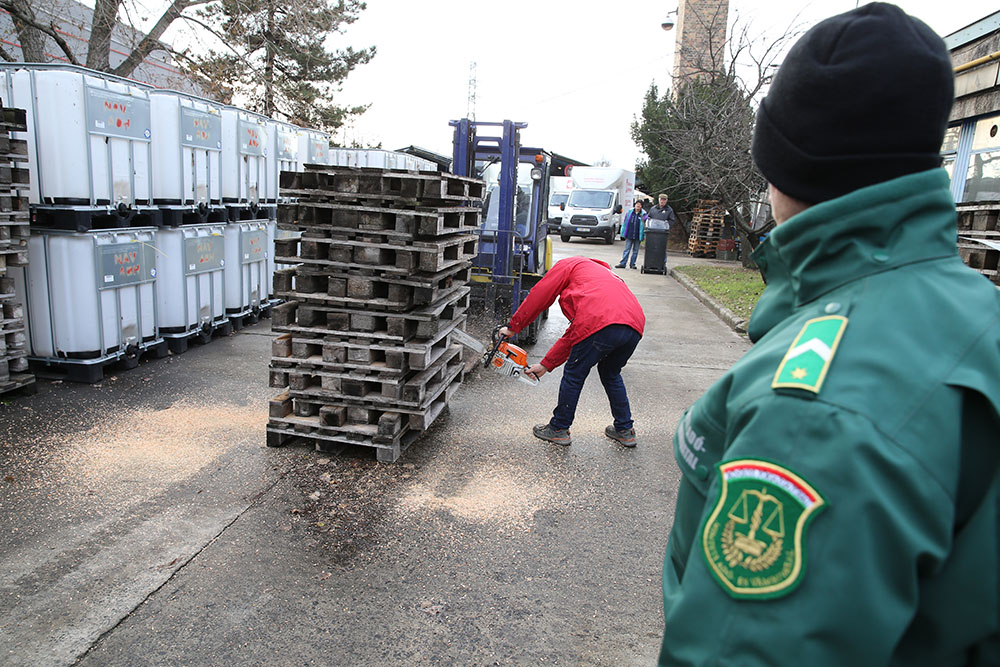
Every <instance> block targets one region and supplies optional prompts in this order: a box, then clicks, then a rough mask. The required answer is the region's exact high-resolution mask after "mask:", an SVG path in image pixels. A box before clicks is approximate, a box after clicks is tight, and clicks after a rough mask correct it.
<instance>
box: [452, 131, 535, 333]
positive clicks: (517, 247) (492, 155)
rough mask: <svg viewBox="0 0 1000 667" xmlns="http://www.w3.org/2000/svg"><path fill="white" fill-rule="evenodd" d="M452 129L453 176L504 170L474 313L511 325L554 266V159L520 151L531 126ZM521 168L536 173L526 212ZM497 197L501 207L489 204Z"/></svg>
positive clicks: (486, 229) (485, 224)
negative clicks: (550, 221) (550, 226)
mask: <svg viewBox="0 0 1000 667" xmlns="http://www.w3.org/2000/svg"><path fill="white" fill-rule="evenodd" d="M449 124H450V125H451V126H452V127H454V128H455V134H454V144H453V156H452V157H453V161H452V171H453V172H454V173H455V174H456V175H459V176H468V177H472V178H483V177H484V176H485V172H486V171H487V169H488V168H489V167H490V166H492V165H494V164H495V165H497V166H498V168H499V176H498V181H499V182H498V183H487V184H486V185H487V192H488V193H490V194H488V197H487V202H486V204H488V206H486V207H484V210H483V221H482V224H481V225H480V238H479V250H478V255H477V256H476V258H475V260H474V261H473V269H472V270H473V275H472V287H473V292H472V307H473V310H476V309H478V308H480V307H481V308H482V310H483V311H484V313H486V314H487V315H488V316H491V319H492V321H493V322H495V323H506V322H507V320H508V319H509V318H510V316H511V314H512V313H513V312H514V311H515V310H517V308H518V306H520V305H521V302H522V301H523V300H524V298H525V297H526V296H527V294H528V291H529V290H530V289H531V287H533V286H534V285H535V284H536V283H537V282H538V281H539V280H541V277H542V275H544V273H545V270H546V269H547V267H548V265H549V263H550V262H551V250H550V247H549V243H548V238H547V224H546V223H547V220H546V218H547V216H548V207H547V201H548V182H549V178H548V177H549V169H550V166H551V159H552V158H551V154H550V153H548V152H547V151H545V150H542V149H536V148H526V147H522V146H521V145H520V131H521V130H522V129H524V128H525V127H527V123H519V122H514V121H509V120H505V121H503V122H502V123H490V122H480V121H472V120H469V119H467V118H463V119H461V120H453V121H451V122H450V123H449ZM498 131H499V132H500V134H499V136H497V132H498ZM521 164H524V165H526V166H529V165H530V168H531V171H530V174H531V183H530V205H529V206H527V207H526V208H525V207H521V206H518V204H519V203H521V202H522V200H523V198H524V192H523V191H522V188H525V187H527V184H521V185H519V184H518V166H519V165H521ZM494 197H496V198H497V199H496V201H489V200H492V199H493V198H494ZM494 208H495V209H496V216H495V227H494V226H493V222H492V221H493V215H491V214H492V212H493V211H494ZM488 218H489V219H488ZM539 319H542V318H539ZM537 329H538V326H537V322H536V324H535V326H534V327H533V328H532V330H531V331H528V332H522V338H526V339H527V340H528V342H533V340H534V338H535V337H536V336H537Z"/></svg>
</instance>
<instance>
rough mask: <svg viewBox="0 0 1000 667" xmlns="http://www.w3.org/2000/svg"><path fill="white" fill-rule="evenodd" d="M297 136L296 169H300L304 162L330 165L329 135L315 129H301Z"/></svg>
mask: <svg viewBox="0 0 1000 667" xmlns="http://www.w3.org/2000/svg"><path fill="white" fill-rule="evenodd" d="M298 137H299V166H298V169H296V171H302V170H303V169H302V165H304V164H323V165H330V164H333V163H332V162H330V135H329V134H326V133H325V132H319V131H317V130H306V129H302V130H299V131H298Z"/></svg>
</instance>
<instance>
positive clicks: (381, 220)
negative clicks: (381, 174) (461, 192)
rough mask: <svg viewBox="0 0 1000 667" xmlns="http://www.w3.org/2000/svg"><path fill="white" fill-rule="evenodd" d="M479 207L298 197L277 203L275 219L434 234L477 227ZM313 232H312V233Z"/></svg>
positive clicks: (322, 231)
mask: <svg viewBox="0 0 1000 667" xmlns="http://www.w3.org/2000/svg"><path fill="white" fill-rule="evenodd" d="M481 212H482V209H480V208H478V207H473V206H440V207H427V206H421V207H415V208H412V209H400V208H392V207H388V206H377V205H363V204H344V203H336V202H313V201H310V200H305V201H303V200H299V202H297V203H295V204H286V205H279V206H278V222H279V223H281V224H283V225H294V226H295V227H296V228H298V229H303V230H308V231H309V232H310V235H313V236H324V235H326V234H327V233H338V232H339V233H351V232H380V233H383V234H385V235H386V236H397V237H400V238H417V237H428V236H429V237H435V236H444V235H447V234H455V233H461V232H469V231H473V230H477V229H478V228H479V223H480V214H481ZM313 232H315V233H313Z"/></svg>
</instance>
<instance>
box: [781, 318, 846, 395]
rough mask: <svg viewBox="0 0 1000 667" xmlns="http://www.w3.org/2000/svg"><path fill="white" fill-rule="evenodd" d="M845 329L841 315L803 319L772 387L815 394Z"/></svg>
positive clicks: (821, 384) (824, 377) (844, 322)
mask: <svg viewBox="0 0 1000 667" xmlns="http://www.w3.org/2000/svg"><path fill="white" fill-rule="evenodd" d="M846 328H847V318H846V317H843V316H841V315H828V316H826V317H817V318H815V319H811V320H809V321H808V322H806V323H805V326H803V327H802V331H800V332H799V335H798V336H796V337H795V340H794V341H793V342H792V345H791V347H789V348H788V352H785V358H784V359H782V360H781V364H780V365H779V366H778V371H777V372H776V373H775V374H774V381H773V382H771V388H773V389H779V388H783V387H788V388H792V389H804V390H806V391H811V392H813V393H814V394H818V393H819V390H820V387H822V386H823V380H825V379H826V373H827V371H828V370H829V369H830V364H831V363H832V362H833V356H834V355H835V354H836V353H837V346H838V345H840V339H841V337H843V335H844V329H846Z"/></svg>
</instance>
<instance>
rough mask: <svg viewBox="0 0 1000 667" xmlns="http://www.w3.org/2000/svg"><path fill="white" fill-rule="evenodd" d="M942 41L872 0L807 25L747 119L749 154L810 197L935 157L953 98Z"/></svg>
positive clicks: (793, 192)
mask: <svg viewBox="0 0 1000 667" xmlns="http://www.w3.org/2000/svg"><path fill="white" fill-rule="evenodd" d="M954 82H955V80H954V73H953V71H952V64H951V59H950V58H949V55H948V49H947V48H946V47H945V45H944V42H943V41H942V40H941V38H940V37H938V36H937V35H936V34H935V33H934V31H933V30H931V29H930V28H929V27H928V26H927V25H926V24H924V23H923V22H922V21H920V20H918V19H915V18H913V17H912V16H907V15H906V14H905V13H904V12H903V10H901V9H900V8H899V7H896V6H895V5H889V4H885V3H881V2H874V3H872V4H869V5H865V6H863V7H860V8H858V9H854V10H852V11H849V12H846V13H844V14H840V15H839V16H834V17H831V18H828V19H826V20H825V21H823V22H821V23H818V24H817V25H815V26H813V27H812V28H811V29H810V30H809V31H808V32H806V33H805V34H804V35H803V36H802V38H801V39H799V41H798V42H796V43H795V45H794V46H793V47H792V48H791V49H790V50H789V51H788V55H787V56H786V57H785V60H784V62H783V63H782V65H781V68H780V69H779V70H778V73H777V75H775V77H774V81H773V83H772V84H771V88H770V90H769V91H768V93H767V97H766V98H764V100H762V101H761V104H760V109H759V110H758V111H757V124H756V127H755V128H754V136H753V148H752V150H751V153H752V155H753V160H754V163H755V164H756V165H757V168H758V169H760V171H761V173H762V174H763V175H764V177H765V178H766V179H767V180H768V181H769V182H770V183H771V184H772V185H774V186H775V187H776V188H778V189H779V190H781V191H782V192H783V193H785V194H786V195H789V196H791V197H794V198H795V199H800V200H802V201H804V202H807V203H810V204H816V203H819V202H822V201H826V200H828V199H834V198H836V197H840V196H842V195H845V194H847V193H849V192H853V191H854V190H857V189H858V188H863V187H865V186H868V185H874V184H876V183H881V182H882V181H888V180H891V179H893V178H897V177H899V176H903V175H905V174H910V173H914V172H918V171H924V170H927V169H933V168H934V167H938V166H940V165H941V157H940V150H941V142H942V140H943V138H944V131H945V128H946V126H947V124H948V114H949V113H950V111H951V105H952V100H953V98H954Z"/></svg>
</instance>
